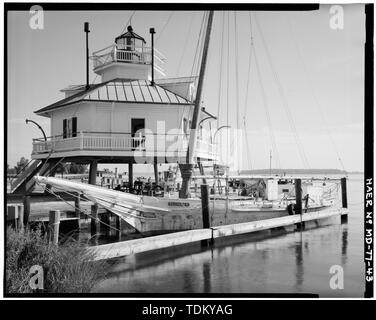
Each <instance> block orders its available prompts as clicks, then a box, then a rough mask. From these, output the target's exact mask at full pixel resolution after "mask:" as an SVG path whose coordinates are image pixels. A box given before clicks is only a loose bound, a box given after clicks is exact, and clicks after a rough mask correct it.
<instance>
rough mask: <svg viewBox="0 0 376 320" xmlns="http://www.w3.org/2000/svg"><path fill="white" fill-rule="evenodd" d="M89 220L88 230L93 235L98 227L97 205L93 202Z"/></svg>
mask: <svg viewBox="0 0 376 320" xmlns="http://www.w3.org/2000/svg"><path fill="white" fill-rule="evenodd" d="M90 219H91V221H90V231H91V235H92V236H93V235H95V234H97V233H98V227H99V222H98V205H97V204H93V205H92V206H91V218H90Z"/></svg>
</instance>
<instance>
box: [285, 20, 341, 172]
mask: <svg viewBox="0 0 376 320" xmlns="http://www.w3.org/2000/svg"><path fill="white" fill-rule="evenodd" d="M287 24H288V27H289V31H290V33H291V39H292V40H293V43H294V46H295V49H296V51H297V54H298V58H299V59H300V62H301V65H302V67H303V72H304V75H305V77H306V81H307V84H308V86H309V87H311V90H310V92H311V94H312V97H313V100H314V102H315V103H316V105H317V109H318V111H319V115H320V117H321V120H322V126H323V127H324V129H325V130H326V131H327V134H328V136H329V139H330V140H331V142H332V145H333V147H334V151H335V153H336V155H337V158H338V160H339V163H340V165H341V166H342V169H343V170H344V171H346V170H345V167H344V165H343V162H342V159H341V156H340V154H339V151H338V148H337V145H336V143H335V141H334V139H333V136H332V134H331V131H330V129H329V126H328V122H327V121H326V118H325V115H324V112H323V109H322V105H321V103H320V102H319V99H318V98H317V94H316V90H315V87H314V86H313V81H312V78H311V77H310V76H309V72H308V69H307V65H306V63H305V62H304V59H303V56H302V54H301V50H300V47H299V44H298V43H297V41H296V37H295V34H294V30H293V28H292V25H291V21H290V20H289V19H287Z"/></svg>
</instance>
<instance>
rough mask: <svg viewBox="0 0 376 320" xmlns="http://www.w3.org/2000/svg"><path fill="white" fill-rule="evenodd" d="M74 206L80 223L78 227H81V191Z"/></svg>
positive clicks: (75, 199)
mask: <svg viewBox="0 0 376 320" xmlns="http://www.w3.org/2000/svg"><path fill="white" fill-rule="evenodd" d="M74 208H75V213H76V217H77V218H78V221H77V224H78V229H80V227H81V226H80V218H81V196H80V194H79V193H77V196H76V197H75V198H74Z"/></svg>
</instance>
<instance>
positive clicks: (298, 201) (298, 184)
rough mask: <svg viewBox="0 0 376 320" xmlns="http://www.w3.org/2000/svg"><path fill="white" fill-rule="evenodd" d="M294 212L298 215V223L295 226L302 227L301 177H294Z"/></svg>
mask: <svg viewBox="0 0 376 320" xmlns="http://www.w3.org/2000/svg"><path fill="white" fill-rule="evenodd" d="M295 201H296V203H295V214H298V215H300V217H301V219H300V221H301V222H300V223H297V225H296V227H297V229H299V230H303V229H304V223H303V222H302V214H303V211H302V179H295Z"/></svg>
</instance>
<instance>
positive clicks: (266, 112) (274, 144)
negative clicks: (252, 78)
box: [254, 48, 281, 168]
mask: <svg viewBox="0 0 376 320" xmlns="http://www.w3.org/2000/svg"><path fill="white" fill-rule="evenodd" d="M254 59H255V65H256V72H257V76H258V78H259V84H260V88H261V97H262V100H263V105H264V109H265V114H266V121H267V123H268V126H269V136H270V140H271V141H270V142H271V144H272V148H273V149H274V153H275V155H276V157H275V158H276V162H277V165H278V167H279V168H281V162H280V159H279V152H278V148H277V143H276V139H275V135H274V130H273V124H272V121H271V117H270V113H269V106H268V101H267V97H266V92H265V88H264V85H263V81H262V76H261V71H260V66H259V63H258V59H257V53H256V48H254Z"/></svg>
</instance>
